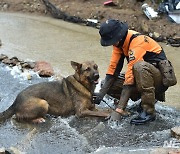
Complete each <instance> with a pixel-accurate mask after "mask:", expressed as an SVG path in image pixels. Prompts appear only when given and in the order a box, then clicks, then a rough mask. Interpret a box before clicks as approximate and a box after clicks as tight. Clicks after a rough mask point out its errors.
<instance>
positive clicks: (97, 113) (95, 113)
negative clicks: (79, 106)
mask: <svg viewBox="0 0 180 154" xmlns="http://www.w3.org/2000/svg"><path fill="white" fill-rule="evenodd" d="M77 116H78V117H86V116H95V117H108V116H109V113H108V112H105V111H98V110H96V111H92V110H89V109H86V110H80V111H79V113H77Z"/></svg>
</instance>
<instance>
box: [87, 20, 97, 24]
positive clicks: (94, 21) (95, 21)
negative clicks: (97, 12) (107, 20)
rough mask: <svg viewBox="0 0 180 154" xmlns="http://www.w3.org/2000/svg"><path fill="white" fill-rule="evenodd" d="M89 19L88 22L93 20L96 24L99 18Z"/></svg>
mask: <svg viewBox="0 0 180 154" xmlns="http://www.w3.org/2000/svg"><path fill="white" fill-rule="evenodd" d="M87 21H88V22H93V23H95V24H97V23H98V20H97V19H87Z"/></svg>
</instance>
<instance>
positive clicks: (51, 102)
mask: <svg viewBox="0 0 180 154" xmlns="http://www.w3.org/2000/svg"><path fill="white" fill-rule="evenodd" d="M71 65H72V67H73V68H74V70H75V74H74V75H70V76H68V77H67V78H63V79H62V80H59V81H52V82H42V83H38V84H35V85H31V86H29V87H27V88H26V89H24V90H23V91H22V92H20V93H19V94H18V96H17V97H16V99H15V101H14V103H13V104H12V105H11V106H10V107H9V108H8V109H7V110H6V111H4V112H2V113H0V121H5V120H6V119H8V118H10V117H11V116H12V115H14V114H15V116H16V118H17V119H18V120H26V121H33V122H42V119H43V118H44V116H45V115H46V114H50V115H55V116H69V115H77V116H78V117H83V116H100V117H107V116H108V113H106V112H103V111H97V110H96V109H95V105H94V104H93V103H92V94H93V92H94V89H95V85H96V83H97V80H98V78H99V72H98V66H97V65H96V64H95V63H94V62H93V61H86V62H83V63H81V64H80V63H77V62H73V61H71ZM43 120H44V119H43Z"/></svg>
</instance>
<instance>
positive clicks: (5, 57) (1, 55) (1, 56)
mask: <svg viewBox="0 0 180 154" xmlns="http://www.w3.org/2000/svg"><path fill="white" fill-rule="evenodd" d="M4 59H8V56H6V55H4V54H0V61H2V60H4Z"/></svg>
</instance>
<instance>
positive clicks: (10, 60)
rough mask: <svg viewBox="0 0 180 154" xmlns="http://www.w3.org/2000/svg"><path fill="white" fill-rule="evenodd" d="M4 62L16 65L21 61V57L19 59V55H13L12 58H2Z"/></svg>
mask: <svg viewBox="0 0 180 154" xmlns="http://www.w3.org/2000/svg"><path fill="white" fill-rule="evenodd" d="M2 62H3V63H4V64H8V65H9V66H15V65H17V64H18V63H19V59H18V58H17V57H12V58H10V59H8V58H4V59H3V60H2Z"/></svg>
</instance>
